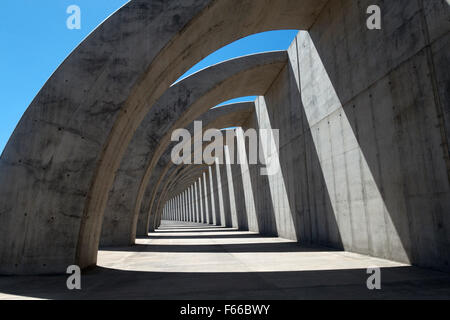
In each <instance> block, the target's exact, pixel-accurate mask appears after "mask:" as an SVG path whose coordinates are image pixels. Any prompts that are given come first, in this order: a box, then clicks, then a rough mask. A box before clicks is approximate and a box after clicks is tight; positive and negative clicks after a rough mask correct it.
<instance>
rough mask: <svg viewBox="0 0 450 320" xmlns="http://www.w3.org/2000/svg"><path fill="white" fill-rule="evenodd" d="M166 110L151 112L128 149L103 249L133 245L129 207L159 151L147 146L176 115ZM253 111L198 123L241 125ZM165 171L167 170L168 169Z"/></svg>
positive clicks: (212, 115)
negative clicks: (150, 162)
mask: <svg viewBox="0 0 450 320" xmlns="http://www.w3.org/2000/svg"><path fill="white" fill-rule="evenodd" d="M180 85H182V83H180ZM170 96H172V95H170ZM169 105H170V104H169ZM166 107H167V105H166V104H164V103H161V104H157V105H156V106H155V107H153V108H152V110H151V112H150V113H149V115H148V116H147V117H146V119H145V120H144V122H143V124H142V125H141V127H140V128H139V130H138V132H137V133H136V136H135V138H134V139H133V143H132V144H131V145H130V147H129V148H128V151H129V152H128V153H127V154H126V156H125V157H124V160H123V161H122V165H121V169H120V170H119V171H118V172H117V174H116V179H115V181H114V186H113V189H112V190H111V192H110V196H109V200H108V206H107V210H106V211H105V216H104V220H103V226H102V237H101V240H100V245H101V246H127V245H131V244H134V240H135V236H136V224H135V223H134V224H133V221H135V218H134V217H133V215H132V212H133V209H132V207H130V206H131V205H133V204H134V200H135V198H136V197H135V193H136V192H137V188H138V187H139V183H140V181H141V179H142V176H143V174H144V169H145V164H146V163H147V162H149V161H150V159H151V155H152V153H153V152H154V150H155V148H156V145H155V146H153V145H152V144H151V143H149V142H148V139H149V137H152V136H153V139H152V141H155V140H157V139H155V137H157V136H158V134H157V133H156V132H164V131H166V130H167V129H166V128H165V127H167V123H168V119H170V117H169V116H167V114H166V112H173V109H172V108H166ZM186 107H187V106H186ZM253 110H254V103H238V104H232V105H227V106H223V107H221V108H216V109H211V110H209V111H207V112H206V113H204V114H203V115H202V116H201V117H200V118H198V119H197V120H198V121H202V123H203V124H204V125H205V129H206V128H222V126H231V125H233V124H235V123H237V124H239V123H240V122H241V121H242V119H247V118H248V117H249V115H250V113H251V112H252V111H253ZM187 129H188V130H189V131H190V132H191V134H193V131H194V128H193V125H191V126H189V127H187ZM169 156H170V151H169ZM166 169H167V170H168V169H169V168H166ZM167 170H166V171H167ZM166 171H165V172H166ZM159 182H160V180H158V184H159ZM144 219H145V218H144ZM140 235H141V236H142V235H145V234H140Z"/></svg>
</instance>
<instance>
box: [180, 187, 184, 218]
mask: <svg viewBox="0 0 450 320" xmlns="http://www.w3.org/2000/svg"><path fill="white" fill-rule="evenodd" d="M180 203H181V221H183V222H184V191H183V192H182V193H181V202H180Z"/></svg>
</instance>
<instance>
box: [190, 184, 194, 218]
mask: <svg viewBox="0 0 450 320" xmlns="http://www.w3.org/2000/svg"><path fill="white" fill-rule="evenodd" d="M192 206H193V203H192V186H190V187H189V222H194V210H193V207H192Z"/></svg>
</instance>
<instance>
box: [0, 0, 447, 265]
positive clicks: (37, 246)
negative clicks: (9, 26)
mask: <svg viewBox="0 0 450 320" xmlns="http://www.w3.org/2000/svg"><path fill="white" fill-rule="evenodd" d="M376 2H377V3H378V4H379V5H380V6H384V8H385V9H386V13H387V16H386V21H387V22H388V23H386V24H385V26H384V28H383V30H381V31H369V30H367V27H366V25H365V23H364V22H365V21H364V20H365V18H366V11H365V10H364V9H365V8H366V7H367V6H368V5H371V4H373V1H370V0H363V1H358V2H354V1H351V0H342V1H332V0H330V1H326V0H280V1H265V0H256V1H252V0H244V1H238V0H200V1H194V0H186V1H178V0H171V1H147V0H133V1H130V2H129V3H128V4H127V5H126V6H124V7H123V8H122V9H120V10H119V11H118V12H117V13H116V14H115V15H113V16H112V17H111V18H110V19H108V20H107V21H106V22H105V23H104V24H102V25H101V26H100V27H99V28H98V29H97V30H96V31H95V32H93V33H92V34H91V35H90V36H89V37H88V38H87V39H86V40H85V41H84V42H83V43H82V44H81V45H80V46H79V47H78V48H77V49H76V50H75V51H74V52H73V53H72V54H71V55H70V56H69V57H68V58H67V59H66V61H65V62H64V63H63V64H62V65H61V66H60V67H59V68H58V70H57V71H56V72H55V73H54V74H53V76H52V77H51V78H50V79H49V81H48V82H47V83H46V85H45V86H44V88H43V89H42V90H41V91H40V93H39V94H38V96H37V97H36V98H35V100H34V101H33V103H32V104H31V105H30V107H29V108H28V110H27V112H26V113H25V114H24V116H23V117H22V119H21V121H20V123H19V125H18V126H17V128H16V130H15V132H14V134H13V135H12V137H11V139H10V141H9V142H8V144H7V146H6V148H5V151H4V152H3V153H2V156H1V159H0V180H1V181H2V184H1V185H0V260H1V261H2V264H1V265H0V272H1V273H7V274H21V273H54V272H59V273H60V272H64V271H65V269H66V267H67V266H68V265H72V264H78V265H80V266H81V267H83V268H84V267H87V266H91V265H94V264H95V262H96V253H97V248H98V243H99V238H100V232H101V225H102V220H103V219H102V218H103V212H104V208H105V207H106V205H107V199H108V194H109V191H110V189H111V186H112V185H113V183H114V178H115V174H116V171H117V170H118V169H119V168H120V163H121V161H122V158H123V155H124V154H125V153H126V150H127V148H128V146H129V143H130V142H131V141H132V137H133V135H134V134H135V132H136V130H137V129H138V128H139V125H140V124H141V123H142V120H143V119H144V118H145V115H146V114H147V113H148V111H149V110H151V108H152V107H153V106H154V105H155V103H156V102H157V101H158V100H159V99H160V98H161V97H162V96H163V94H164V92H166V90H167V89H168V88H169V87H170V85H171V84H172V83H173V82H174V81H175V80H176V79H177V78H178V77H179V76H180V75H181V74H182V73H183V72H184V71H186V70H187V69H188V68H189V67H190V66H192V65H193V64H194V63H195V62H198V61H199V60H200V59H201V58H203V57H205V56H206V55H207V54H208V53H211V52H212V51H214V50H215V49H217V48H219V47H221V46H223V45H225V44H227V43H229V42H231V41H233V40H236V39H239V38H241V37H243V36H245V35H249V34H252V33H256V32H260V31H266V30H273V29H281V28H295V29H303V30H308V31H309V33H308V36H304V37H302V38H297V39H296V40H295V43H294V44H293V46H292V47H291V48H290V50H291V51H292V52H295V54H294V55H292V56H290V59H291V61H290V63H291V64H292V70H293V71H292V72H291V76H292V77H291V78H293V81H285V83H288V84H289V88H290V89H292V88H295V90H291V91H290V93H293V94H295V95H296V98H299V100H300V103H297V102H296V103H295V104H293V107H292V108H293V109H295V108H296V107H298V106H299V105H300V106H301V107H302V108H303V109H302V108H301V111H300V112H298V114H301V113H302V112H304V113H306V117H303V118H302V119H306V120H305V121H304V122H305V123H306V126H305V127H306V130H305V131H306V132H308V130H311V132H312V128H313V127H314V130H315V132H314V134H312V133H311V135H312V136H313V138H312V139H308V137H307V138H305V139H304V140H305V141H306V142H308V143H309V145H312V146H313V147H316V142H318V143H319V144H320V143H321V142H323V141H328V142H329V144H332V143H331V142H330V141H333V142H334V143H336V144H337V146H338V148H340V149H338V151H336V149H333V148H332V146H331V148H330V150H331V151H330V152H329V153H328V154H327V153H326V152H325V153H324V155H325V156H328V155H330V154H331V156H330V157H328V159H325V158H321V156H322V155H319V154H317V157H316V158H317V159H313V160H314V161H312V163H313V165H314V167H313V169H315V168H319V169H317V172H318V175H319V178H320V175H321V174H322V175H324V176H325V178H326V179H328V180H327V181H326V182H328V183H331V184H333V183H336V181H338V180H336V179H335V178H336V177H337V176H338V175H339V177H342V176H344V177H345V178H346V179H344V180H346V181H360V182H361V183H360V184H359V185H358V188H359V189H364V188H365V187H369V188H370V190H373V191H375V192H374V194H375V196H373V197H372V195H371V197H370V199H365V198H364V199H359V198H358V199H356V200H357V201H359V202H358V203H357V205H359V206H360V207H361V206H363V205H364V206H370V210H365V209H364V210H361V212H364V213H365V214H366V213H367V217H364V218H361V216H359V215H358V216H356V220H352V217H351V216H350V215H349V214H348V213H349V212H350V211H351V208H350V205H349V204H351V203H352V200H353V199H352V191H353V190H352V188H351V186H347V188H346V189H345V190H344V191H345V192H342V193H339V192H335V190H336V189H337V188H335V187H334V186H332V187H331V190H332V191H333V192H334V195H333V196H334V199H333V201H334V202H333V204H334V205H336V207H335V208H336V212H333V213H335V214H336V215H337V216H338V217H340V218H343V219H344V220H345V221H344V223H341V224H340V225H339V228H340V229H341V230H339V231H342V234H343V235H345V239H343V241H344V242H346V243H348V248H350V249H351V250H355V251H359V252H363V253H370V254H374V255H377V256H382V257H387V258H392V259H400V260H402V261H404V260H408V261H411V262H413V263H417V264H418V265H421V266H426V267H433V268H439V269H446V270H448V266H449V256H448V250H446V249H447V248H448V239H449V238H448V232H449V230H450V229H449V228H450V227H449V226H450V224H449V220H448V217H447V215H446V214H445V213H446V212H447V211H448V210H447V209H448V208H449V204H448V199H449V197H448V194H449V173H450V157H449V151H448V137H449V132H450V130H449V116H448V114H449V113H448V112H447V108H446V106H447V105H448V94H447V91H448V90H447V87H448V85H447V84H448V81H449V78H448V77H449V76H448V73H447V72H445V70H446V69H447V68H446V66H447V64H448V63H447V62H448V58H447V56H448V54H446V52H448V37H449V33H448V31H449V28H450V27H449V25H448V19H447V18H448V2H447V1H444V0H439V1H433V2H431V1H427V2H425V1H409V0H399V1H396V2H386V1H376ZM398 17H402V18H401V19H398ZM410 39H417V41H410ZM284 74H286V73H284ZM411 79H413V81H410V80H411ZM284 80H286V79H284ZM290 80H292V79H290ZM319 80H321V81H319ZM282 82H283V81H279V82H277V84H279V85H280V83H282ZM291 82H292V83H293V85H292V86H291ZM323 84H325V85H324V86H322V85H323ZM285 89H286V87H285ZM283 90H284V89H283ZM283 90H281V89H280V90H279V92H285V91H286V90H284V91H283ZM299 90H300V91H301V92H299ZM275 91H277V90H275V89H274V92H275ZM276 95H277V93H273V94H272V95H269V97H270V96H271V97H272V98H269V103H268V104H269V105H270V99H273V100H276V99H275V96H276ZM286 96H289V94H285V95H284V96H283V98H285V97H286ZM275 105H276V103H273V104H272V106H275ZM374 105H379V107H380V110H382V112H379V110H374V108H373V106H374ZM357 106H358V108H357ZM269 109H270V108H269ZM285 110H288V111H289V112H291V111H292V110H290V109H288V108H285ZM361 110H362V111H363V112H361ZM332 111H333V112H334V113H329V112H332ZM289 112H287V111H286V113H289ZM358 112H361V114H360V113H358ZM298 114H296V115H298ZM347 115H348V116H349V117H350V120H348V119H346V117H345V116H347ZM367 115H370V116H371V118H370V117H369V116H367ZM284 116H285V115H284ZM364 116H366V117H365V118H364ZM193 118H194V119H195V117H193ZM342 119H344V120H342ZM411 119H412V120H411ZM185 120H186V119H183V118H180V119H178V120H177V121H176V123H175V126H177V127H182V125H183V124H184V121H185ZM345 120H348V121H347V122H346V123H345ZM364 120H366V121H368V122H370V123H371V125H372V126H371V127H370V130H368V131H370V134H368V133H367V132H363V131H362V129H361V128H364V129H367V126H365V124H364ZM343 123H344V125H345V126H344V125H343ZM295 125H298V124H295ZM295 125H294V126H295ZM344 129H345V136H344V134H343V136H342V141H343V142H345V143H348V142H351V145H352V146H353V149H352V150H358V151H359V153H358V155H357V156H358V159H360V160H361V159H362V160H367V159H366V158H369V159H368V161H367V163H363V164H364V168H363V169H364V170H360V171H361V172H355V171H352V170H348V171H346V170H347V169H348V168H350V169H353V168H356V166H353V167H352V166H351V165H350V166H349V164H348V163H347V162H345V161H342V159H344V160H346V159H345V157H343V155H345V151H346V149H345V148H347V147H349V146H348V145H345V146H344V143H343V142H342V141H340V140H338V139H337V137H339V138H340V136H339V135H337V134H333V132H332V130H341V131H342V132H344ZM294 131H295V130H294ZM316 131H317V132H316ZM355 132H356V134H357V136H356V137H355ZM358 134H361V136H358ZM347 138H349V139H347ZM409 138H411V140H414V142H417V145H412V143H411V141H410V140H409ZM373 141H375V144H374V143H370V142H373ZM324 145H325V146H327V147H329V145H327V144H326V143H325V144H324ZM285 150H287V149H285ZM305 150H306V149H305ZM307 150H312V153H311V154H313V155H314V152H316V151H317V150H314V148H309V147H308V149H307ZM374 150H375V151H374ZM391 150H394V152H393V153H391V152H390V151H391ZM321 151H323V149H321ZM341 151H342V152H341ZM285 154H287V152H285ZM391 155H392V156H393V157H394V159H393V161H391V160H392V159H391V158H390V156H391ZM302 156H303V155H302ZM304 158H305V159H307V157H306V156H304ZM316 160H317V161H316ZM325 160H328V162H326V163H324V162H321V161H325ZM388 160H389V161H388ZM333 161H334V162H333ZM339 161H340V162H339ZM427 161H429V163H428V162H427ZM330 163H331V164H332V165H330ZM343 163H344V164H343ZM428 164H429V165H428ZM335 165H336V167H333V166H335ZM330 167H332V168H336V170H334V169H333V170H330ZM305 168H306V167H305ZM321 170H322V171H321ZM373 173H375V174H373ZM418 173H420V174H418ZM372 175H374V177H372ZM367 176H369V177H370V178H373V179H372V180H371V181H370V183H369V184H365V183H366V181H367V180H366V179H365V178H366V177H367ZM411 177H414V179H412V178H411ZM281 178H282V177H280V179H281ZM306 178H309V177H308V176H307V175H306ZM353 178H355V179H356V180H352V179H353ZM319 180H320V179H319ZM412 180H414V181H412ZM415 182H416V184H418V185H416V184H414V183H415ZM323 185H324V184H322V186H323ZM360 187H361V188H360ZM427 188H428V189H427ZM359 189H358V190H357V192H358V193H361V192H360V190H359ZM323 190H325V188H322V189H321V192H322V191H323ZM307 193H308V192H307ZM307 193H306V194H304V199H305V200H306V201H305V203H308V201H307V200H308V199H307V198H308V196H310V194H307ZM142 194H145V190H143V191H142ZM325 196H326V195H325ZM374 199H375V200H376V201H375V202H376V203H377V206H371V204H370V203H369V202H368V200H374ZM259 200H260V201H261V202H264V200H265V199H263V198H260V199H259ZM375 202H372V203H375ZM341 203H345V206H343V207H341V206H340V204H341ZM295 204H296V205H297V206H299V208H300V209H301V210H302V211H301V212H300V214H305V212H306V213H307V211H308V210H309V208H307V206H306V205H304V204H303V203H301V204H298V203H297V202H295ZM380 207H381V209H380ZM332 209H333V208H332ZM137 210H141V208H140V206H137ZM423 212H427V213H428V212H429V214H423ZM372 213H375V216H376V219H375V220H373V219H372V218H373V216H371V214H372ZM389 215H390V216H389ZM316 218H317V217H316ZM383 219H385V221H388V220H389V219H392V221H388V222H389V223H385V222H383ZM319 220H320V217H319ZM383 223H384V224H383ZM378 224H379V225H381V226H383V227H384V231H383V232H382V234H381V237H383V238H386V240H383V241H380V242H378V240H377V239H375V240H374V241H373V242H374V244H375V245H374V246H371V248H369V250H368V249H367V248H366V247H365V246H363V247H361V246H360V243H361V241H360V240H361V239H363V238H370V241H372V240H373V239H372V238H371V236H372V234H371V233H370V232H369V231H367V232H365V233H364V234H363V236H362V237H361V234H359V233H358V232H356V235H357V237H353V234H352V233H354V229H355V228H357V227H358V226H363V225H365V226H366V229H367V230H369V228H368V226H370V227H371V228H372V227H373V228H375V227H376V226H377V225H378ZM357 231H358V230H357ZM397 231H398V233H399V234H400V235H396V234H395V233H396V232H397ZM325 233H326V232H325ZM373 235H376V236H379V235H378V234H375V233H374V234H373ZM391 235H394V237H395V238H394V240H392V238H390V236H391ZM319 236H320V235H319ZM319 238H320V237H319ZM398 238H400V240H399V239H398ZM363 240H364V241H366V240H367V239H363ZM386 243H387V244H388V245H384V244H386ZM385 249H387V251H388V252H386V253H385V252H384V251H385ZM398 249H400V250H398ZM400 251H402V252H401V253H400V254H399V252H400Z"/></svg>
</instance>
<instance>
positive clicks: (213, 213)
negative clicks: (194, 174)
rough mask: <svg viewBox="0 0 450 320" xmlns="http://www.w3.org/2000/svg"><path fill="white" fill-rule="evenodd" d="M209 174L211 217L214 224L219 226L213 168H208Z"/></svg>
mask: <svg viewBox="0 0 450 320" xmlns="http://www.w3.org/2000/svg"><path fill="white" fill-rule="evenodd" d="M208 173H209V190H210V193H209V200H210V204H211V206H210V207H211V216H212V224H213V225H217V219H216V205H215V203H214V201H215V197H214V183H213V171H212V167H211V166H209V167H208Z"/></svg>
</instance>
